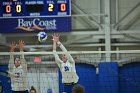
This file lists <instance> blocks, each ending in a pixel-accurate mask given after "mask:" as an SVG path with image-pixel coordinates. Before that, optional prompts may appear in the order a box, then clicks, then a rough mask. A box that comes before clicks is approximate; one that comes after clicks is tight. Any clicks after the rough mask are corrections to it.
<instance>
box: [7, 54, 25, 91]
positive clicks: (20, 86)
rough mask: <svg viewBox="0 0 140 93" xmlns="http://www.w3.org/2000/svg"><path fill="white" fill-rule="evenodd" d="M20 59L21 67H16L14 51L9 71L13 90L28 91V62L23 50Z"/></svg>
mask: <svg viewBox="0 0 140 93" xmlns="http://www.w3.org/2000/svg"><path fill="white" fill-rule="evenodd" d="M20 61H21V65H20V66H19V67H15V65H14V55H13V52H11V53H10V61H9V65H8V68H9V71H8V72H9V74H10V78H11V87H12V91H26V90H27V83H26V76H27V64H26V61H25V58H24V55H23V54H22V52H21V55H20Z"/></svg>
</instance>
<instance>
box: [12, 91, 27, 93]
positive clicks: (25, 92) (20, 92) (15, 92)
mask: <svg viewBox="0 0 140 93" xmlns="http://www.w3.org/2000/svg"><path fill="white" fill-rule="evenodd" d="M12 93H29V92H28V90H26V91H12Z"/></svg>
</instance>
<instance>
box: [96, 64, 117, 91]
mask: <svg viewBox="0 0 140 93" xmlns="http://www.w3.org/2000/svg"><path fill="white" fill-rule="evenodd" d="M98 81H99V87H98V88H99V92H98V93H118V88H119V86H118V64H117V62H102V63H100V64H99V76H98Z"/></svg>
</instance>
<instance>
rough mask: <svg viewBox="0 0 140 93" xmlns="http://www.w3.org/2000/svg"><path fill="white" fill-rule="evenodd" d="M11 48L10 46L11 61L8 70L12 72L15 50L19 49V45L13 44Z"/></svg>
mask: <svg viewBox="0 0 140 93" xmlns="http://www.w3.org/2000/svg"><path fill="white" fill-rule="evenodd" d="M9 46H10V60H9V64H8V68H9V71H12V68H13V67H14V50H15V48H16V47H17V44H16V43H15V42H12V43H11V44H10V45H9Z"/></svg>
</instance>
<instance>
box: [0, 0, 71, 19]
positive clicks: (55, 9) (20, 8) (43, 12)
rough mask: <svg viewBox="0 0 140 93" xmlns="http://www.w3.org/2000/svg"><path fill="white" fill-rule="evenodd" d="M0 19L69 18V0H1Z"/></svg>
mask: <svg viewBox="0 0 140 93" xmlns="http://www.w3.org/2000/svg"><path fill="white" fill-rule="evenodd" d="M0 9H1V10H0V17H27V16H31V17H34V16H70V15H71V1H70V0H2V1H0Z"/></svg>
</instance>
